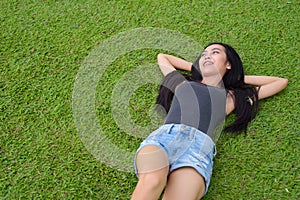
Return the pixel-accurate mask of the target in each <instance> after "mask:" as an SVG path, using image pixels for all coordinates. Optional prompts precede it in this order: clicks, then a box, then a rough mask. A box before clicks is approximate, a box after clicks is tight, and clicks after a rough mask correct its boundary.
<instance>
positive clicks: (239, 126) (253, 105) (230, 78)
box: [156, 42, 258, 133]
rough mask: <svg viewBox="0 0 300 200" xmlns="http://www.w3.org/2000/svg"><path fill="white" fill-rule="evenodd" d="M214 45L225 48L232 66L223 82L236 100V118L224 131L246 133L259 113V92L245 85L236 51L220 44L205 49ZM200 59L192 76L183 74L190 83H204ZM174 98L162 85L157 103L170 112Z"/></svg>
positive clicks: (195, 63) (193, 69) (242, 69)
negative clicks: (250, 123)
mask: <svg viewBox="0 0 300 200" xmlns="http://www.w3.org/2000/svg"><path fill="white" fill-rule="evenodd" d="M213 44H218V45H222V46H223V47H224V48H225V53H226V57H227V61H228V62H229V63H230V64H231V69H230V70H228V71H227V72H226V73H225V75H224V76H223V78H222V81H223V84H224V87H225V89H226V91H227V92H228V93H227V94H228V95H231V96H232V98H233V100H234V106H235V110H234V113H235V115H236V118H235V120H234V121H233V122H232V123H231V124H229V125H228V126H226V127H225V129H224V130H225V131H226V132H236V133H240V132H243V131H244V132H246V130H247V126H248V124H249V122H250V121H251V120H252V119H253V118H254V117H255V116H256V114H257V111H258V90H257V89H256V88H255V87H254V86H251V85H247V84H245V81H244V78H245V74H244V68H243V63H242V61H241V58H240V56H239V55H238V53H237V52H236V51H235V49H234V48H233V47H231V46H230V45H228V44H224V43H220V42H213V43H210V44H208V45H207V46H206V47H205V48H207V47H208V46H211V45H213ZM205 48H204V49H205ZM199 59H200V56H199V57H198V58H197V59H196V61H195V62H194V63H193V65H192V70H191V76H189V75H185V74H183V76H184V77H185V78H186V79H187V80H188V81H197V82H201V81H202V78H203V77H202V75H201V71H200V67H199ZM173 96H174V93H173V92H172V91H171V90H170V89H169V88H167V87H165V86H163V85H161V86H160V89H159V95H158V96H157V99H156V103H157V104H159V105H161V106H163V107H164V109H165V110H166V112H168V111H169V109H170V105H171V101H172V99H173Z"/></svg>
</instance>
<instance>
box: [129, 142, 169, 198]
mask: <svg viewBox="0 0 300 200" xmlns="http://www.w3.org/2000/svg"><path fill="white" fill-rule="evenodd" d="M137 169H138V175H139V181H138V183H137V185H136V188H135V190H134V192H133V194H132V196H131V200H157V199H158V198H159V197H160V195H161V193H162V191H163V189H164V187H165V186H166V182H167V176H168V173H169V163H168V158H167V156H166V154H165V152H164V151H163V150H162V149H160V148H159V147H157V146H152V145H151V146H145V147H144V148H142V149H141V150H140V151H139V152H138V154H137Z"/></svg>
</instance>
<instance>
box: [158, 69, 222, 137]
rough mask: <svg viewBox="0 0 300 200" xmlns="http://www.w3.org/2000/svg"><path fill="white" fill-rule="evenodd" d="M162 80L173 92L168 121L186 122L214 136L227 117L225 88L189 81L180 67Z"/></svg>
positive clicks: (167, 122) (168, 122) (169, 122)
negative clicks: (179, 70) (178, 70)
mask: <svg viewBox="0 0 300 200" xmlns="http://www.w3.org/2000/svg"><path fill="white" fill-rule="evenodd" d="M163 84H164V86H166V87H168V88H169V89H171V90H172V91H173V92H174V98H173V100H172V103H171V107H170V110H169V112H168V114H167V117H166V120H165V124H171V123H175V124H185V125H188V126H191V127H194V128H197V129H198V130H200V131H202V132H204V133H206V134H207V135H209V136H210V137H211V138H213V139H214V136H213V133H214V130H215V129H216V127H217V126H218V125H219V124H220V123H221V122H224V119H225V117H226V91H225V89H223V88H217V87H213V86H207V85H204V84H201V83H199V82H195V81H186V80H185V78H184V77H183V76H182V75H181V74H180V73H179V72H177V71H174V72H172V73H170V74H168V75H167V76H166V77H165V79H164V80H163Z"/></svg>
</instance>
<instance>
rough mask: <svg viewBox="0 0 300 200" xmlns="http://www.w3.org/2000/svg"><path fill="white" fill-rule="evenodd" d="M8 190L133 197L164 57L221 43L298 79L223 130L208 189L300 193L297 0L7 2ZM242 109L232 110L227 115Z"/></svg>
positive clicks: (2, 64)
mask: <svg viewBox="0 0 300 200" xmlns="http://www.w3.org/2000/svg"><path fill="white" fill-rule="evenodd" d="M0 9H1V11H0V19H1V20H0V23H1V35H0V36H1V38H0V199H108V200H110V199H122V200H123V199H129V198H130V195H131V193H132V191H133V190H134V187H135V185H136V183H137V178H136V176H135V174H134V172H133V159H132V158H133V153H134V151H135V150H136V149H137V148H138V146H139V143H140V142H141V141H142V139H143V138H144V137H145V136H146V135H147V134H149V132H150V131H151V130H154V129H155V128H156V127H158V126H159V124H160V123H161V119H159V118H158V117H157V115H156V114H155V113H153V112H152V108H153V106H154V104H155V98H156V95H157V90H158V83H159V81H160V79H161V74H160V72H159V70H158V69H157V65H156V55H157V54H158V53H159V52H165V53H171V54H174V55H178V56H181V57H183V58H185V59H188V60H190V61H193V59H194V58H195V57H196V56H197V53H199V52H200V50H201V48H202V47H204V45H205V44H208V43H209V42H212V41H220V42H225V43H228V44H231V45H232V46H233V47H235V49H236V50H237V51H238V52H239V54H240V56H241V58H242V60H243V62H244V65H245V71H246V74H256V75H273V76H281V77H286V78H288V79H289V85H288V87H287V88H286V89H285V90H284V91H282V92H281V93H279V94H277V95H276V96H273V97H271V98H268V99H265V100H263V101H261V104H260V112H259V114H258V116H257V117H256V118H255V120H254V121H253V122H252V123H251V124H250V126H249V129H248V132H247V134H241V135H238V136H232V135H229V134H225V133H222V134H221V137H220V138H219V140H218V142H217V149H218V154H217V156H216V158H215V167H214V171H213V177H212V180H211V185H210V188H209V192H208V194H207V195H206V196H205V198H204V199H206V200H208V199H215V200H219V199H220V200H223V199H276V200H277V199H289V200H294V199H295V200H296V199H300V174H299V171H300V169H299V167H300V161H299V160H300V159H299V155H300V151H299V149H300V148H299V147H300V126H299V124H300V121H299V114H300V103H299V102H300V98H299V97H300V90H299V89H300V88H299V85H300V83H299V78H300V59H299V58H300V52H299V49H300V39H299V38H300V34H299V33H300V15H299V13H300V2H299V1H298V0H291V1H286V0H278V1H258V0H255V1H228V0H223V1H211V0H207V1H193V0H191V1H187V0H185V1H172V2H171V1H156V0H154V1H150V0H145V1H141V0H134V1H125V0H120V1H97V0H86V1H83V0H75V1H74V0H65V1H53V0H44V1H38V0H31V1H29V0H22V1H16V0H13V1H9V0H4V1H1V2H0ZM232 117H233V116H229V118H228V121H230V120H231V119H232Z"/></svg>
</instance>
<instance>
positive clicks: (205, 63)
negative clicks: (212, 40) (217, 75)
mask: <svg viewBox="0 0 300 200" xmlns="http://www.w3.org/2000/svg"><path fill="white" fill-rule="evenodd" d="M211 64H213V63H212V62H210V61H207V62H204V65H211Z"/></svg>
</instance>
